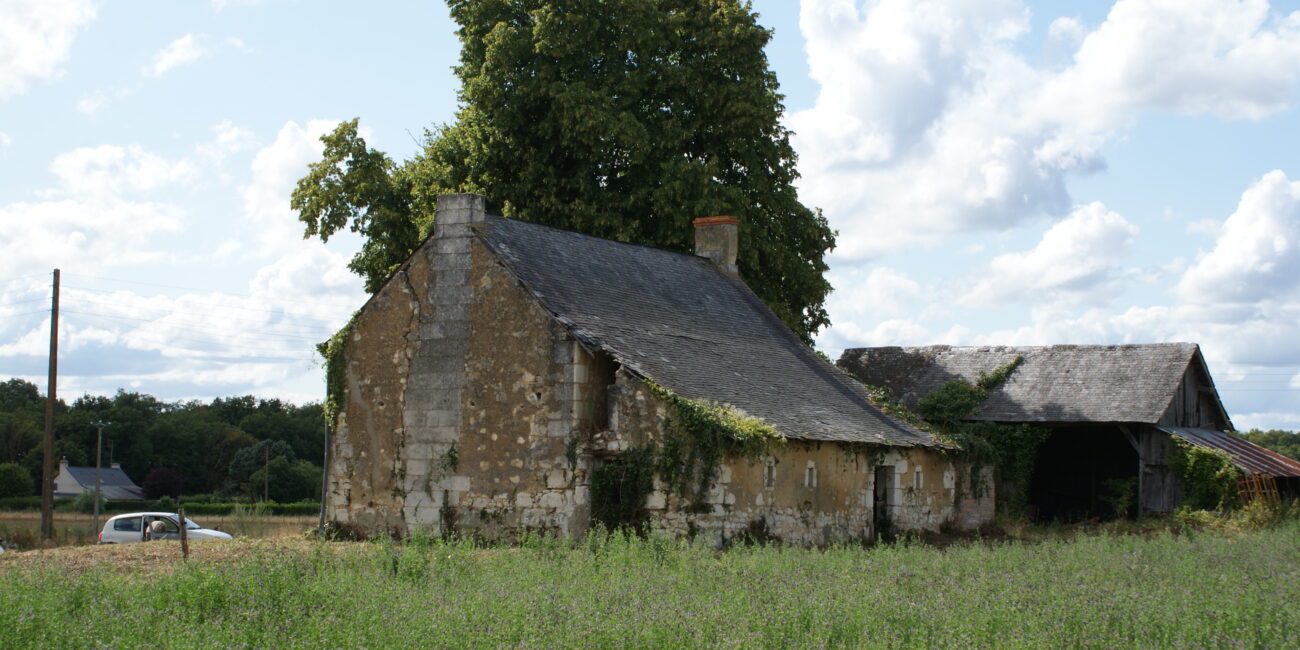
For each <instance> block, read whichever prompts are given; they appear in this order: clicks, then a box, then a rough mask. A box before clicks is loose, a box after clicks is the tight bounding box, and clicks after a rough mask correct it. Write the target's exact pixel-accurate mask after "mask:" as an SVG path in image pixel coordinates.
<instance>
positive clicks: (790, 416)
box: [476, 215, 939, 446]
mask: <svg viewBox="0 0 1300 650" xmlns="http://www.w3.org/2000/svg"><path fill="white" fill-rule="evenodd" d="M476 231H477V232H478V234H479V236H480V237H481V238H482V240H483V241H484V242H485V243H486V244H487V246H488V247H489V249H490V250H492V251H493V252H494V253H495V254H496V255H497V257H498V258H499V259H500V260H501V261H502V263H504V264H505V265H506V267H507V268H509V269H510V270H511V271H512V272H513V273H514V274H515V276H516V277H517V278H518V279H519V280H520V282H521V283H522V284H523V285H524V287H525V288H526V289H527V290H528V291H530V292H531V293H532V294H533V295H534V296H536V297H537V299H538V300H539V301H540V302H541V304H542V306H543V307H544V308H545V309H547V310H548V311H550V313H551V314H552V316H553V317H554V318H555V319H556V320H557V321H558V322H560V323H561V324H563V325H564V326H565V327H567V328H568V330H569V332H570V333H571V334H572V335H573V336H574V337H575V338H576V339H578V340H579V341H581V342H582V343H583V344H584V345H585V346H587V347H588V348H589V349H592V350H601V351H604V352H606V353H608V354H610V355H611V356H613V357H614V358H615V359H616V360H617V361H618V362H619V363H620V364H622V366H623V367H624V368H626V369H628V370H629V371H631V372H633V373H635V374H637V375H640V376H642V377H647V378H650V379H652V380H654V381H655V382H656V383H658V384H659V385H661V386H663V387H665V388H667V389H669V390H671V391H673V392H675V393H677V394H678V395H681V396H683V397H687V398H692V399H705V400H712V401H717V402H722V403H725V404H729V405H731V406H733V407H736V408H739V409H741V410H743V411H745V412H746V413H748V414H749V415H752V416H755V417H759V418H762V419H763V420H765V421H766V422H767V423H769V424H771V425H772V426H774V427H776V429H777V430H778V431H779V432H780V433H781V434H783V435H785V436H786V437H789V438H799V439H807V440H826V441H844V442H864V443H877V444H890V445H901V446H916V445H925V446H932V445H937V444H939V443H937V442H936V441H935V440H934V438H933V437H932V436H930V435H929V434H927V433H925V432H922V431H920V430H917V429H915V428H913V427H912V426H910V425H908V424H906V423H903V422H901V421H898V420H896V419H894V418H891V417H889V416H887V415H885V414H884V413H882V412H881V411H880V410H878V409H876V408H875V407H874V406H872V405H871V403H870V401H869V400H868V397H867V394H866V392H865V390H864V389H863V388H862V387H861V386H860V385H858V383H857V382H854V381H853V380H851V379H849V378H848V377H846V376H844V374H843V373H842V372H841V371H840V370H839V369H837V368H835V367H834V366H832V365H831V364H829V363H827V362H826V361H824V360H823V359H821V358H819V357H818V356H817V355H816V354H815V353H814V352H813V351H812V349H810V348H809V347H808V346H806V345H804V344H803V343H802V342H801V341H800V340H799V339H798V337H796V336H795V335H794V333H793V332H791V331H790V330H789V329H788V328H787V327H786V326H785V325H784V324H783V323H782V322H781V321H780V319H778V318H777V317H776V316H775V315H774V314H773V313H772V312H771V311H770V310H768V308H767V307H766V306H765V305H764V304H763V303H762V301H761V300H759V299H758V297H757V296H755V295H754V294H753V292H751V291H750V290H749V289H748V288H747V287H746V286H745V284H744V283H743V282H741V281H739V280H736V279H733V278H729V277H727V276H725V275H723V274H722V273H720V272H719V271H718V270H717V269H716V268H715V267H714V266H713V265H712V264H711V263H710V262H709V261H708V260H706V259H704V258H701V257H696V256H693V255H686V254H682V253H674V252H671V251H665V250H660V249H655V248H648V247H645V246H635V245H631V244H623V243H619V242H614V241H610V240H606V239H599V238H596V237H589V236H586V235H582V234H578V233H574V232H569V231H564V230H556V229H554V228H548V227H546V226H541V225H538V224H533V223H528V222H523V221H516V220H512V219H505V218H502V217H497V216H492V215H489V216H488V217H487V218H486V220H485V222H484V223H483V224H481V225H480V226H478V227H477V229H476Z"/></svg>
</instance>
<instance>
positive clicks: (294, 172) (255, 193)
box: [240, 120, 338, 253]
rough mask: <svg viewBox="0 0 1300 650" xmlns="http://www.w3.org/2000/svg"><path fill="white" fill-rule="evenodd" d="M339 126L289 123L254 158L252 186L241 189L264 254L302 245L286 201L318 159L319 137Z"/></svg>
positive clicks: (247, 215) (321, 122)
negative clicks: (300, 179)
mask: <svg viewBox="0 0 1300 650" xmlns="http://www.w3.org/2000/svg"><path fill="white" fill-rule="evenodd" d="M337 125H338V123H337V122H334V121H330V120H312V121H310V122H308V123H307V125H306V126H305V127H304V126H300V125H299V124H298V123H297V122H294V121H289V122H286V123H285V124H284V126H283V127H281V128H280V131H279V133H277V134H276V136H275V141H274V142H272V143H271V144H270V145H268V146H266V147H264V148H262V149H261V150H259V151H258V152H257V155H256V156H254V158H253V163H252V168H251V171H252V174H251V177H252V182H250V183H249V184H247V185H245V186H243V187H242V188H241V190H240V191H241V193H242V194H243V198H244V217H245V219H246V220H247V221H248V222H249V223H250V225H251V226H253V227H255V228H257V229H258V232H259V233H260V234H259V236H258V238H257V242H258V245H259V246H260V251H261V252H263V253H266V252H270V251H276V250H287V249H292V248H296V247H297V246H299V245H301V243H302V232H303V226H302V224H301V223H300V222H299V221H298V216H297V213H295V212H294V211H293V210H292V209H291V208H290V207H289V197H290V195H291V194H292V193H293V188H294V186H295V185H296V184H297V182H298V179H299V178H302V177H303V176H304V175H305V174H306V173H307V165H308V164H309V163H312V162H314V161H316V160H319V159H320V157H321V152H322V151H323V149H324V145H323V144H322V143H321V141H320V137H321V136H322V135H324V134H325V133H328V132H329V131H331V130H333V129H334V127H335V126H337Z"/></svg>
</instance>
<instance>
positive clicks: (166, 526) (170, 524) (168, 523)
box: [149, 517, 176, 533]
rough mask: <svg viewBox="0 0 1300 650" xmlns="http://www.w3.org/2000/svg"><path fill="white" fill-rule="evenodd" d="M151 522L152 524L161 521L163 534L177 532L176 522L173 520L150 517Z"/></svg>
mask: <svg viewBox="0 0 1300 650" xmlns="http://www.w3.org/2000/svg"><path fill="white" fill-rule="evenodd" d="M149 521H150V522H154V521H161V522H162V523H163V532H165V533H174V532H176V522H174V521H172V520H171V519H168V518H166V517H150V518H149Z"/></svg>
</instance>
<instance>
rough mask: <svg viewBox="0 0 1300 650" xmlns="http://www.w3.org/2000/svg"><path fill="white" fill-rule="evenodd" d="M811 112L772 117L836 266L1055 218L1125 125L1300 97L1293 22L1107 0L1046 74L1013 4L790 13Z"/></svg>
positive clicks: (894, 4) (1067, 26) (1058, 27)
mask: <svg viewBox="0 0 1300 650" xmlns="http://www.w3.org/2000/svg"><path fill="white" fill-rule="evenodd" d="M800 26H801V30H802V31H803V34H804V36H805V39H806V41H807V43H808V46H807V47H808V61H809V66H810V69H811V74H812V76H813V78H814V79H815V80H816V81H818V82H819V83H820V84H821V89H820V92H819V94H818V98H817V101H816V103H815V105H814V106H813V107H812V108H810V109H808V110H806V111H801V112H798V113H795V114H793V115H792V116H790V126H791V127H792V128H793V129H794V131H795V132H796V137H795V139H794V144H795V146H796V149H797V150H798V152H799V155H800V164H801V171H802V172H803V176H804V180H803V181H802V182H801V193H802V196H803V198H804V199H805V200H807V201H808V202H810V203H812V204H815V205H818V206H820V207H822V208H824V209H825V210H826V214H827V217H828V219H830V221H831V224H832V225H833V226H834V227H836V228H837V229H839V231H840V233H841V235H840V238H839V248H838V249H837V251H836V254H837V256H838V257H839V258H840V259H848V260H854V259H858V260H860V259H865V258H870V257H873V256H877V255H880V254H883V253H886V252H891V251H896V250H899V249H900V248H907V247H909V246H915V245H920V244H926V243H932V242H935V241H938V240H941V239H943V238H945V237H949V236H952V235H954V234H958V233H963V232H970V231H976V230H1003V229H1008V228H1011V227H1015V226H1017V225H1020V224H1023V223H1025V222H1027V221H1030V220H1033V219H1035V218H1040V217H1047V218H1060V217H1062V216H1064V215H1066V214H1067V213H1068V212H1069V211H1070V210H1071V200H1070V197H1069V193H1068V191H1067V189H1066V185H1065V182H1066V179H1067V177H1068V175H1069V174H1071V173H1087V172H1090V171H1095V170H1099V169H1102V168H1103V167H1104V165H1105V161H1104V158H1103V157H1102V155H1101V147H1102V145H1104V144H1105V143H1106V142H1107V141H1109V140H1110V139H1111V138H1113V137H1115V136H1116V135H1117V134H1119V133H1121V132H1122V131H1123V129H1124V128H1126V127H1127V126H1129V125H1131V124H1132V123H1133V122H1134V121H1135V120H1136V119H1137V118H1138V117H1140V116H1141V115H1142V114H1144V113H1146V112H1150V111H1157V110H1159V111H1176V112H1182V113H1188V114H1207V113H1208V114H1211V115H1216V116H1220V117H1226V118H1258V117H1261V116H1264V115H1268V114H1270V113H1273V112H1276V111H1278V110H1280V109H1282V108H1285V107H1287V106H1288V105H1289V102H1290V101H1292V100H1293V99H1294V97H1295V92H1296V87H1297V83H1298V82H1300V12H1294V13H1292V14H1289V15H1285V16H1272V15H1270V13H1269V11H1268V5H1267V3H1265V2H1261V1H1257V0H1246V1H1241V2H1231V1H1220V0H1194V1H1191V2H1182V3H1168V2H1162V1H1159V0H1120V1H1119V2H1117V3H1116V4H1115V6H1114V7H1113V8H1112V10H1111V12H1110V14H1109V15H1108V16H1107V18H1106V20H1105V21H1104V22H1103V23H1102V24H1101V25H1098V26H1097V27H1096V28H1094V29H1092V30H1091V31H1089V30H1088V29H1087V28H1086V27H1084V26H1083V25H1082V24H1081V23H1079V21H1077V20H1075V19H1066V20H1058V21H1056V22H1054V23H1053V24H1052V28H1051V30H1050V31H1051V34H1049V37H1050V39H1051V40H1052V41H1053V42H1054V43H1057V44H1058V46H1061V47H1065V46H1066V45H1067V44H1070V43H1077V48H1076V49H1074V50H1073V51H1072V53H1071V56H1070V57H1068V61H1069V62H1068V64H1066V65H1064V66H1050V65H1034V64H1031V63H1030V62H1029V61H1027V60H1026V59H1025V57H1024V56H1022V55H1021V54H1020V53H1019V52H1018V51H1017V49H1016V40H1017V38H1018V37H1020V36H1021V35H1023V34H1024V33H1025V32H1026V30H1027V29H1028V19H1027V10H1026V9H1025V7H1024V6H1023V5H1022V4H1021V3H1020V2H1016V1H1014V0H1001V1H998V2H962V1H948V2H943V1H938V0H923V1H919V2H913V1H909V0H880V1H879V2H871V3H859V2H855V1H854V0H805V2H803V4H802V8H801V14H800Z"/></svg>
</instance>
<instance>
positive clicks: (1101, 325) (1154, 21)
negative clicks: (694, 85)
mask: <svg viewBox="0 0 1300 650" xmlns="http://www.w3.org/2000/svg"><path fill="white" fill-rule="evenodd" d="M754 9H755V11H757V12H758V13H759V14H760V16H761V17H760V22H761V23H762V24H764V25H766V26H768V27H771V28H772V29H773V30H774V38H773V40H772V43H771V44H770V46H769V48H768V56H769V59H770V61H771V64H772V67H773V69H774V70H775V71H776V72H777V75H778V78H779V79H780V82H781V86H782V90H783V92H784V93H785V95H786V101H785V104H786V107H787V114H786V118H785V119H786V123H787V125H788V126H790V127H791V128H792V129H793V130H794V131H795V132H796V136H795V138H794V140H793V142H794V144H795V147H796V149H797V151H798V152H799V156H800V165H799V168H800V171H801V173H802V174H803V178H802V179H801V181H800V185H799V187H800V193H801V198H802V199H803V200H804V202H805V203H807V204H809V205H811V206H817V207H820V208H822V209H824V210H825V213H826V215H827V218H828V219H830V221H831V224H832V226H833V227H835V228H836V229H837V230H838V231H839V233H840V235H839V248H838V249H837V250H836V251H835V252H834V254H833V255H832V257H831V258H830V263H831V274H830V278H831V281H832V283H833V284H834V285H835V287H836V291H835V293H834V294H833V295H832V297H831V300H830V302H829V307H830V313H831V318H832V322H833V325H832V326H831V327H830V328H829V329H827V330H825V331H824V332H823V333H822V334H821V335H820V337H819V338H818V345H819V347H821V348H822V349H824V350H825V351H827V352H828V353H830V354H832V355H838V353H839V351H840V350H841V349H843V348H845V347H855V346H864V345H925V344H936V343H948V344H964V345H993V344H1013V345H1040V344H1052V343H1130V342H1132V343H1140V342H1157V341H1195V342H1199V343H1200V344H1201V345H1202V348H1203V350H1204V352H1205V354H1206V357H1207V358H1208V360H1209V362H1210V365H1211V370H1212V372H1213V373H1214V374H1215V379H1216V381H1217V382H1218V385H1219V388H1220V390H1221V392H1222V394H1223V397H1224V399H1225V402H1226V404H1227V406H1228V409H1229V412H1230V413H1231V414H1232V416H1233V418H1234V422H1235V423H1236V424H1237V426H1238V427H1239V428H1250V427H1264V428H1289V429H1300V146H1297V145H1300V111H1297V109H1296V104H1297V101H1300V3H1298V2H1274V3H1272V4H1269V3H1266V2H1261V1H1243V2H1236V1H1230V0H1186V1H1182V2H1164V1H1157V0H1121V1H1120V2H1117V3H1114V4H1110V5H1108V4H1105V3H1099V2H1082V1H1079V2H1053V3H1027V4H1026V3H1022V2H1019V1H1015V0H995V1H983V2H973V1H966V2H962V1H951V2H938V1H934V2H931V1H924V0H920V1H917V0H912V1H902V0H879V1H874V2H862V1H859V0H803V2H795V1H794V0H764V1H761V2H755V3H754ZM458 50H459V43H458V41H457V39H456V37H455V34H454V27H453V25H452V24H451V22H450V21H449V19H448V16H447V10H446V7H445V5H444V4H443V3H441V2H420V3H415V2H384V3H368V4H366V5H364V7H363V6H362V5H358V4H356V3H343V2H306V1H299V2H295V1H292V0H264V1H260V2H259V1H250V0H245V1H239V0H216V1H213V2H189V3H176V2H131V3H121V2H119V3H97V2H93V1H91V0H40V1H37V0H0V171H2V172H3V173H0V377H9V376H19V377H25V378H28V379H30V380H32V381H35V382H36V383H37V384H38V385H41V386H42V387H43V386H44V372H45V364H46V358H45V352H46V349H47V345H48V342H47V338H46V337H47V336H48V328H49V323H48V304H47V301H48V293H49V273H50V270H51V269H52V268H54V267H59V268H61V269H62V270H63V273H64V290H63V310H64V315H63V319H62V324H61V325H62V326H61V334H60V336H61V341H62V355H61V361H60V384H59V391H60V394H61V395H62V396H64V397H76V396H78V395H80V394H83V393H86V392H89V393H111V392H113V391H115V390H117V389H118V388H126V389H129V390H140V391H144V392H148V393H152V394H154V395H158V396H160V397H162V398H164V399H190V398H199V399H208V398H211V397H215V396H223V395H231V394H243V393H253V394H257V395H264V396H278V397H284V398H288V399H292V400H295V401H306V400H311V399H319V397H320V395H321V394H322V392H323V388H322V384H323V377H322V373H321V371H320V366H319V359H317V358H316V357H315V354H314V350H313V345H314V343H315V342H317V341H320V340H322V339H324V338H326V337H327V336H328V335H329V333H330V332H332V331H333V330H334V329H336V328H337V327H338V326H339V325H341V324H342V323H343V322H344V321H345V320H346V318H347V317H348V315H349V314H350V313H351V312H352V311H353V310H354V309H355V308H356V307H357V306H359V305H360V304H361V302H362V301H364V298H365V296H364V295H363V292H362V290H361V283H360V281H359V280H358V279H357V278H355V277H353V276H351V275H350V274H349V273H348V272H347V270H346V268H345V264H346V261H347V259H348V258H349V257H350V256H351V254H352V252H353V251H354V250H355V248H356V246H357V241H356V240H355V239H354V238H350V237H346V236H345V237H339V238H336V239H332V240H331V241H330V243H329V245H322V244H320V243H319V242H317V241H304V240H303V239H302V238H301V228H300V226H299V224H298V222H297V220H296V217H295V215H294V213H293V212H292V211H291V210H290V209H289V207H288V196H289V192H290V191H291V190H292V186H293V182H294V181H295V180H296V179H297V178H299V177H300V176H301V175H302V174H303V172H304V171H305V166H306V164H307V163H308V162H311V161H312V160H314V159H315V157H316V156H318V155H319V151H320V144H319V142H318V140H317V138H318V137H319V136H320V135H321V134H322V133H324V132H326V131H328V130H329V129H330V128H332V127H333V125H334V124H336V123H337V122H338V121H340V120H344V119H350V118H352V117H360V118H361V125H362V129H363V132H364V133H365V135H366V137H367V138H368V140H369V141H370V143H371V144H372V145H373V146H375V147H377V148H379V149H381V150H384V151H387V152H389V153H390V154H391V155H393V157H395V158H398V159H402V158H405V157H408V156H410V155H411V154H412V153H414V152H415V150H416V149H417V147H418V145H417V140H418V139H419V137H420V135H421V133H422V131H423V130H424V129H426V128H429V127H433V126H436V125H438V124H440V123H444V122H447V121H449V120H451V119H452V116H453V112H454V110H455V106H456V104H455V94H456V89H457V82H456V80H455V78H454V76H453V75H452V72H451V68H452V66H453V65H455V63H456V57H457V53H458Z"/></svg>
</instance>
